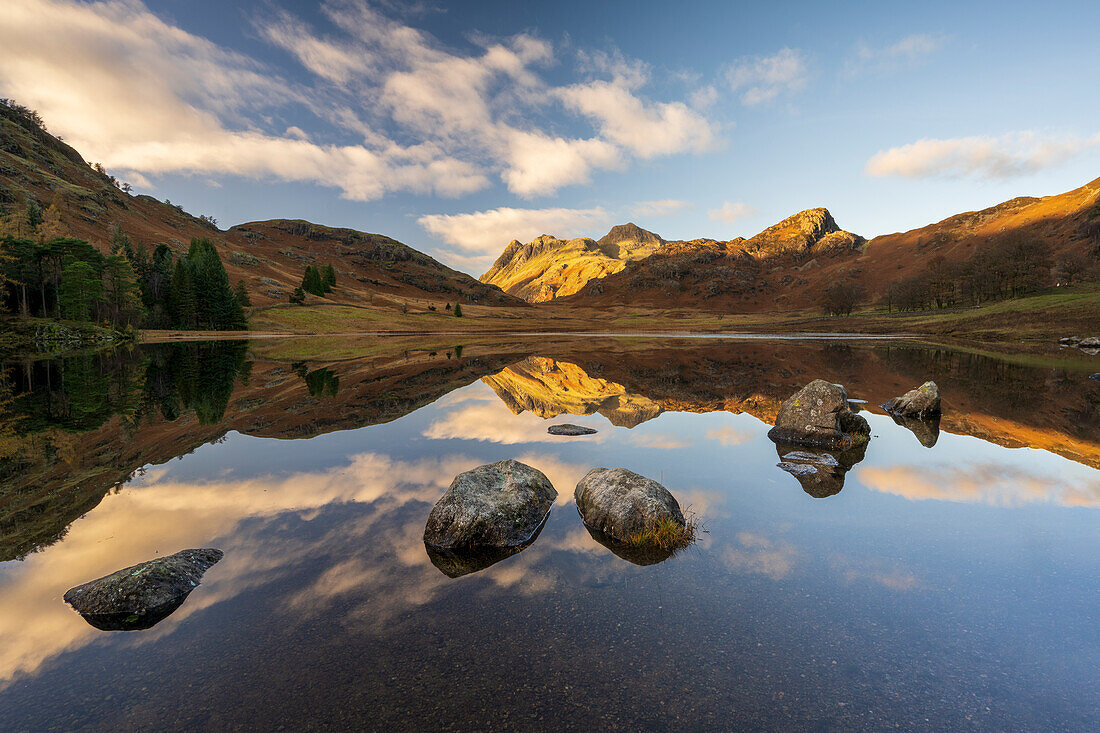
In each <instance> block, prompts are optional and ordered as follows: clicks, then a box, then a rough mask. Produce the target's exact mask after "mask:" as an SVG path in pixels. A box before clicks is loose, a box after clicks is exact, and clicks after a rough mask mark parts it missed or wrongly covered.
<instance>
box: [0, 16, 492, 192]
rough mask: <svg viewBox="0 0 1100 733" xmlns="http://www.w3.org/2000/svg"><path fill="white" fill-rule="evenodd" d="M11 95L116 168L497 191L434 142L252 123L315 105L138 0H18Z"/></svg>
mask: <svg viewBox="0 0 1100 733" xmlns="http://www.w3.org/2000/svg"><path fill="white" fill-rule="evenodd" d="M0 47H3V48H4V56H5V58H4V64H3V65H2V66H0V88H2V89H3V93H4V94H5V95H7V96H11V97H14V98H16V99H18V100H20V101H21V102H23V103H26V104H29V105H30V106H33V107H35V108H37V109H38V110H39V111H40V112H41V113H42V114H43V116H44V117H45V119H46V120H47V123H48V124H49V125H50V128H51V129H52V130H54V131H56V132H58V133H61V134H63V135H64V136H65V137H66V139H67V141H68V142H69V143H70V144H72V145H74V146H75V147H76V148H77V149H78V150H81V151H83V152H84V153H85V154H88V155H89V156H90V157H91V158H92V159H94V160H99V161H101V162H103V163H104V164H105V165H106V166H107V167H109V168H120V169H126V170H129V171H134V172H137V173H141V174H144V175H154V174H158V173H168V172H183V173H204V174H235V175H244V176H253V177H263V178H273V179H278V180H285V181H309V182H314V183H319V184H322V185H332V186H336V187H339V188H340V189H341V190H342V192H343V195H344V196H345V197H346V198H350V199H355V200H367V199H373V198H378V197H379V196H381V195H383V194H385V193H387V192H388V191H393V190H410V191H418V192H424V193H437V194H441V195H460V194H464V193H468V192H470V191H474V190H477V189H479V188H483V187H485V186H486V185H487V183H488V181H487V179H486V177H485V175H484V173H483V172H482V171H480V170H479V168H478V167H477V166H476V165H475V164H472V163H470V162H466V161H464V160H460V159H458V158H456V157H454V156H452V155H449V154H447V152H446V151H443V150H441V149H440V148H438V147H436V146H433V145H430V144H415V145H410V146H402V145H398V144H397V143H394V142H392V141H386V142H385V144H384V145H377V144H376V145H371V146H366V145H335V144H330V145H319V144H315V143H312V142H310V141H308V140H305V139H302V138H301V136H300V135H298V134H297V133H295V132H294V131H292V130H291V131H286V132H282V133H278V134H276V133H272V132H265V131H263V130H262V129H260V128H259V127H257V125H256V124H255V123H254V122H252V121H251V118H252V117H258V118H262V117H263V115H264V114H265V113H268V112H270V111H271V110H272V109H275V108H278V107H281V106H284V105H290V104H297V105H301V104H307V105H308V104H309V103H310V100H309V99H307V98H306V97H305V96H304V94H303V92H302V91H300V90H296V89H295V88H293V87H292V86H291V85H289V84H288V83H286V82H285V81H283V80H282V79H280V78H279V77H278V76H277V75H275V74H273V73H271V71H270V70H269V69H266V68H264V67H263V66H261V65H260V64H258V63H256V62H255V61H253V60H251V59H249V58H247V57H244V56H241V55H239V54H236V53H233V52H231V51H226V50H224V49H222V48H220V47H218V46H216V45H215V44H213V43H211V42H210V41H207V40H205V39H203V38H200V37H198V36H194V35H192V34H189V33H187V32H185V31H183V30H181V29H179V28H177V27H175V26H171V25H169V24H167V23H165V22H164V21H162V20H161V19H160V18H158V17H157V16H155V15H154V14H152V13H151V12H149V11H148V9H147V8H146V7H145V6H144V5H142V4H141V3H140V2H137V1H136V0H108V1H105V2H98V3H91V4H82V3H76V2H69V1H66V0H10V1H9V2H7V3H6V4H5V9H4V12H3V13H2V14H0Z"/></svg>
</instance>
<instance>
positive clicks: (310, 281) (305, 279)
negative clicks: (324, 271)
mask: <svg viewBox="0 0 1100 733" xmlns="http://www.w3.org/2000/svg"><path fill="white" fill-rule="evenodd" d="M302 290H304V291H306V292H307V293H309V294H311V295H317V296H324V294H325V285H324V283H323V282H322V281H321V273H320V272H319V271H318V270H317V268H316V267H314V266H313V265H309V266H307V267H306V272H305V274H304V275H302Z"/></svg>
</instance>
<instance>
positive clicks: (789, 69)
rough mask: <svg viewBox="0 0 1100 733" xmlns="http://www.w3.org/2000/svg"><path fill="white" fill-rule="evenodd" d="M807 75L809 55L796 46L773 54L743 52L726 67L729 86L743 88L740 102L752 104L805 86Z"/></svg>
mask: <svg viewBox="0 0 1100 733" xmlns="http://www.w3.org/2000/svg"><path fill="white" fill-rule="evenodd" d="M808 76H809V71H808V68H807V62H806V55H805V54H804V53H803V52H802V51H801V50H798V49H793V48H784V49H780V50H779V51H778V52H777V53H775V54H773V55H771V56H743V57H741V58H740V59H738V60H737V61H734V62H733V63H732V64H730V65H729V66H728V67H727V68H726V70H725V77H726V82H727V84H728V85H729V88H730V89H731V90H732V91H734V92H740V93H741V102H742V103H743V104H746V105H748V106H750V107H751V106H754V105H757V104H761V103H762V102H767V101H770V100H772V99H775V98H776V97H778V96H779V95H780V94H782V93H784V92H796V91H798V90H800V89H802V88H803V87H804V86H806V80H807V77H808Z"/></svg>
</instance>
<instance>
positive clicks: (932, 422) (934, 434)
mask: <svg viewBox="0 0 1100 733" xmlns="http://www.w3.org/2000/svg"><path fill="white" fill-rule="evenodd" d="M890 417H891V418H893V420H894V422H895V423H897V424H898V425H900V426H902V427H903V428H905V429H906V430H908V431H909V432H911V433H912V434H913V435H915V436H916V438H917V440H919V441H920V444H921V445H923V446H924V447H925V448H931V447H932V446H934V445H935V444H936V441H938V440H939V439H940V416H939V415H934V416H932V417H928V418H919V417H903V416H901V415H890Z"/></svg>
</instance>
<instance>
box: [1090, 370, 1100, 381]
mask: <svg viewBox="0 0 1100 733" xmlns="http://www.w3.org/2000/svg"><path fill="white" fill-rule="evenodd" d="M1089 379H1095V380H1096V381H1097V382H1100V372H1097V373H1096V374H1093V375H1092V376H1090V377H1089Z"/></svg>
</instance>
